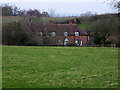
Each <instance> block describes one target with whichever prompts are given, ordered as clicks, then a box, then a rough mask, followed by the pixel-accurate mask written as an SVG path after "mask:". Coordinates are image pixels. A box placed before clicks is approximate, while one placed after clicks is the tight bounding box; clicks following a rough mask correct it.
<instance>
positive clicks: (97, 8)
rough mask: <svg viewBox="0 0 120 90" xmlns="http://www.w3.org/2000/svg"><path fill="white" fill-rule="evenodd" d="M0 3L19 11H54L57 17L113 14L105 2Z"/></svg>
mask: <svg viewBox="0 0 120 90" xmlns="http://www.w3.org/2000/svg"><path fill="white" fill-rule="evenodd" d="M0 1H2V2H1V3H9V4H11V5H16V6H17V7H20V8H21V9H27V10H28V9H38V10H40V12H42V11H49V10H50V9H53V10H55V13H56V14H57V15H59V16H79V15H80V14H82V13H85V12H87V11H91V12H92V13H95V12H96V13H98V14H103V13H113V12H115V10H114V9H112V7H110V6H109V5H108V4H107V3H105V2H104V1H105V0H21V1H20V0H0Z"/></svg>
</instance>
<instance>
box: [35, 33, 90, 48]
mask: <svg viewBox="0 0 120 90" xmlns="http://www.w3.org/2000/svg"><path fill="white" fill-rule="evenodd" d="M43 37H45V36H43ZM41 38H42V37H41V36H40V35H37V41H38V42H40V39H41ZM50 38H51V39H52V44H51V45H58V40H62V42H63V45H64V40H65V38H68V40H69V43H75V40H76V39H82V41H83V46H85V45H86V43H87V41H88V36H51V37H50Z"/></svg>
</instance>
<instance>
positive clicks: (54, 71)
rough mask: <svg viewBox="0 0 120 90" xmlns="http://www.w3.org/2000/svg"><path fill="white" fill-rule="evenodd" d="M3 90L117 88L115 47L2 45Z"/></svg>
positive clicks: (116, 50)
mask: <svg viewBox="0 0 120 90" xmlns="http://www.w3.org/2000/svg"><path fill="white" fill-rule="evenodd" d="M2 54H3V57H2V64H3V67H2V70H3V71H2V73H3V80H2V84H3V88H59V87H64V88H65V87H67V88H71V87H72V88H74V87H80V88H117V87H118V48H101V47H98V48H95V47H39V46H38V47H35V46H3V53H2Z"/></svg>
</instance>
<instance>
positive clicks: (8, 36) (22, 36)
mask: <svg viewBox="0 0 120 90" xmlns="http://www.w3.org/2000/svg"><path fill="white" fill-rule="evenodd" d="M2 33H3V38H2V39H3V40H2V41H3V45H26V44H27V41H29V38H28V35H27V31H26V30H25V28H24V26H23V25H22V24H21V23H20V22H14V23H9V24H7V25H4V26H3V32H2Z"/></svg>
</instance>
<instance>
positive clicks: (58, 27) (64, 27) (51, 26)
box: [31, 24, 87, 36]
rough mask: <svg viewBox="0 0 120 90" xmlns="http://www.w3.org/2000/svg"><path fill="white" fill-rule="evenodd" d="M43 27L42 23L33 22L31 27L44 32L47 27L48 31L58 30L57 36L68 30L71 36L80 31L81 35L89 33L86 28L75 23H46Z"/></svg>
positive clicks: (33, 29)
mask: <svg viewBox="0 0 120 90" xmlns="http://www.w3.org/2000/svg"><path fill="white" fill-rule="evenodd" d="M44 26H45V27H44V28H43V27H42V26H41V25H35V24H32V26H31V29H32V31H35V32H40V31H41V32H44V30H45V28H46V30H47V31H48V32H56V36H63V35H64V32H68V34H69V35H70V36H73V35H74V33H75V32H79V33H80V35H83V36H84V35H85V36H86V35H87V32H86V31H85V30H81V29H80V28H79V27H78V26H76V25H74V24H45V25H44Z"/></svg>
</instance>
